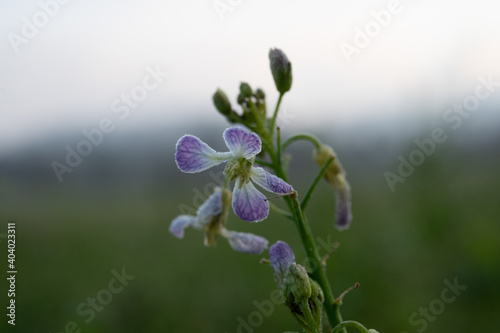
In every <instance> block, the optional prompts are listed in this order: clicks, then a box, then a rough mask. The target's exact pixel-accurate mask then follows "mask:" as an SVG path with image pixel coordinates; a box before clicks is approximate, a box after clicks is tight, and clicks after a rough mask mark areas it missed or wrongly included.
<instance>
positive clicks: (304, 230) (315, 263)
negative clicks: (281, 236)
mask: <svg viewBox="0 0 500 333" xmlns="http://www.w3.org/2000/svg"><path fill="white" fill-rule="evenodd" d="M288 200H289V201H291V206H292V212H293V215H294V217H295V224H296V226H297V229H298V230H299V234H300V239H301V240H302V244H303V246H304V248H305V250H306V254H307V257H308V259H309V262H310V264H311V269H312V274H311V275H312V278H313V279H314V280H315V281H316V282H318V284H319V285H320V287H321V289H323V294H324V296H325V303H324V304H323V306H324V309H325V311H326V316H327V317H328V321H329V322H330V324H331V325H332V327H335V326H337V325H338V324H340V323H341V322H342V317H341V315H340V311H339V307H338V304H337V303H336V302H335V298H334V297H333V293H332V290H331V288H330V284H329V282H328V278H327V276H326V270H325V269H324V267H323V266H322V265H321V258H320V256H319V254H318V251H317V249H316V243H315V242H314V238H313V235H312V232H311V228H310V227H309V223H308V222H307V220H306V219H305V218H304V215H303V213H302V210H301V209H300V202H299V199H298V196H297V195H296V194H295V195H291V196H290V197H288Z"/></svg>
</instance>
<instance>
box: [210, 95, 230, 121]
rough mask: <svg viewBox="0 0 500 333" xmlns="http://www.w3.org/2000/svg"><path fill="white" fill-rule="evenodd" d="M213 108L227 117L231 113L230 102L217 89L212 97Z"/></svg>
mask: <svg viewBox="0 0 500 333" xmlns="http://www.w3.org/2000/svg"><path fill="white" fill-rule="evenodd" d="M212 98H213V101H214V104H215V107H216V108H217V110H219V112H220V113H222V114H224V115H228V114H230V113H231V102H229V99H228V98H227V95H226V94H225V93H224V92H223V91H222V90H220V89H217V91H216V92H215V94H214V96H213V97H212Z"/></svg>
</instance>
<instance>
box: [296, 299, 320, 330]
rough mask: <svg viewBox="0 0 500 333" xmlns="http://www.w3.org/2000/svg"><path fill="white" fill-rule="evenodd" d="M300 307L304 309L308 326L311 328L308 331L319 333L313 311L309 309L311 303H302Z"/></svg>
mask: <svg viewBox="0 0 500 333" xmlns="http://www.w3.org/2000/svg"><path fill="white" fill-rule="evenodd" d="M300 307H301V309H302V313H304V316H305V318H306V321H307V324H308V326H309V329H308V331H310V332H312V333H318V329H317V326H318V325H317V324H316V321H314V317H313V315H312V313H311V309H310V308H309V302H308V301H307V300H305V301H302V303H301V304H300Z"/></svg>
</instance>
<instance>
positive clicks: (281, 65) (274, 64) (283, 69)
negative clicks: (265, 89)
mask: <svg viewBox="0 0 500 333" xmlns="http://www.w3.org/2000/svg"><path fill="white" fill-rule="evenodd" d="M269 61H270V63H271V72H272V73H273V78H274V83H275V84H276V88H277V89H278V91H279V92H280V93H282V94H284V93H286V92H287V91H288V90H290V88H291V87H292V64H291V63H290V61H289V60H288V58H287V56H286V54H285V53H284V52H283V51H281V50H280V49H271V50H269Z"/></svg>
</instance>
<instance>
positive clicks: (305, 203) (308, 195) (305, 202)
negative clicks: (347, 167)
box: [300, 156, 335, 211]
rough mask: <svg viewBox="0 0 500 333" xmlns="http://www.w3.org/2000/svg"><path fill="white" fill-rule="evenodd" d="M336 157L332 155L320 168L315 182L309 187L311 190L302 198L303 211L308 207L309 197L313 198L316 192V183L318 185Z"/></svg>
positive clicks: (301, 206)
mask: <svg viewBox="0 0 500 333" xmlns="http://www.w3.org/2000/svg"><path fill="white" fill-rule="evenodd" d="M334 159H335V157H333V156H331V157H330V158H328V160H327V161H326V162H325V164H323V166H322V167H321V169H320V170H319V172H318V175H317V176H316V178H314V181H313V183H312V184H311V186H310V187H309V190H307V193H306V196H305V197H304V199H303V200H302V204H301V205H300V208H301V209H302V211H304V210H305V209H306V207H307V203H308V202H309V199H311V195H312V193H313V192H314V189H315V188H316V185H318V183H319V181H320V180H321V178H323V175H324V174H325V171H326V169H328V166H329V165H330V164H332V162H333V160H334Z"/></svg>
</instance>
